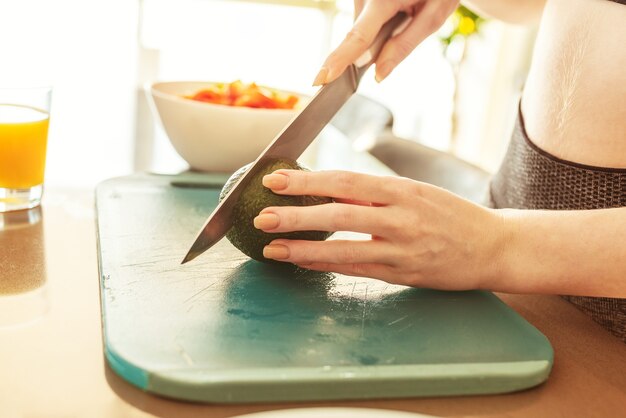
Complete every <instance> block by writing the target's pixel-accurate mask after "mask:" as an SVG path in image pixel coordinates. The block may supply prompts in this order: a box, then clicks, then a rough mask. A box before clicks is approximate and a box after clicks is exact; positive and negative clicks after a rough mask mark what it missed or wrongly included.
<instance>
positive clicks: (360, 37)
mask: <svg viewBox="0 0 626 418" xmlns="http://www.w3.org/2000/svg"><path fill="white" fill-rule="evenodd" d="M346 41H347V42H350V43H353V44H355V45H357V46H358V47H360V48H361V47H362V48H367V47H368V46H369V45H370V40H369V39H368V38H367V36H365V34H364V33H363V32H362V31H361V30H359V29H358V28H352V29H350V31H349V32H348V33H347V34H346Z"/></svg>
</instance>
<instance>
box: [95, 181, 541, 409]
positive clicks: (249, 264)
mask: <svg viewBox="0 0 626 418" xmlns="http://www.w3.org/2000/svg"><path fill="white" fill-rule="evenodd" d="M224 180H225V179H224V178H223V177H222V178H220V177H219V176H208V175H206V176H205V175H197V174H196V175H191V174H188V175H178V176H156V175H147V174H146V175H135V176H130V177H122V178H118V179H113V180H108V181H106V182H104V183H101V184H100V185H99V187H98V188H97V192H96V194H97V227H98V245H99V253H100V254H99V256H100V258H99V261H100V273H101V277H100V283H101V302H102V321H103V332H104V353H105V357H106V360H107V361H108V363H109V365H110V366H111V368H112V369H113V370H114V371H115V372H116V373H118V374H119V375H120V376H122V377H123V378H124V379H126V380H127V381H128V382H130V383H132V384H133V385H136V386H138V387H139V388H141V389H143V390H146V391H148V392H152V393H155V394H159V395H163V396H167V397H173V398H179V399H186V400H193V401H206V402H266V401H304V400H328V399H358V398H361V399H362V398H387V397H393V398H398V397H413V396H433V395H466V394H483V393H503V392H510V391H516V390H520V389H524V388H528V387H532V386H535V385H538V384H540V383H541V382H543V381H544V380H545V379H546V378H547V377H548V374H549V372H550V369H551V366H552V358H553V351H552V348H551V346H550V344H549V342H548V340H547V339H546V338H545V336H543V335H542V334H541V333H540V332H539V331H537V329H535V328H534V327H533V326H532V325H530V324H529V323H528V322H526V321H525V320H524V319H523V318H521V317H520V316H519V315H518V314H516V313H515V312H514V311H513V310H511V309H510V308H509V307H508V306H506V305H505V304H504V303H502V302H501V301H500V300H499V299H498V298H497V297H495V296H494V295H493V294H491V293H489V292H481V291H471V292H441V291H433V290H427V289H413V288H406V287H401V286H393V285H389V284H386V283H383V282H379V281H376V280H370V279H365V278H354V277H347V276H341V275H332V274H323V273H316V272H311V271H303V270H296V269H294V268H291V267H288V266H285V267H281V266H270V265H265V264H262V263H258V262H256V261H251V260H250V259H249V258H247V257H246V256H245V255H243V254H241V253H240V252H239V251H238V250H236V249H235V248H234V247H232V246H231V245H230V243H229V242H228V241H227V240H222V241H221V242H219V243H218V244H217V245H216V246H215V247H214V248H212V249H211V250H209V251H207V252H206V253H205V254H203V255H202V256H200V257H199V258H197V259H196V260H194V261H193V262H191V263H188V264H185V265H184V266H182V265H180V262H181V259H182V258H183V256H184V255H185V254H186V252H187V249H188V247H189V246H190V244H191V243H192V242H193V240H194V238H195V235H196V233H197V232H198V229H199V227H200V226H201V225H202V224H203V223H204V221H205V219H206V217H207V216H208V215H209V214H210V213H211V211H212V210H213V208H214V207H215V205H216V202H217V198H218V192H219V185H220V184H221V183H222V182H223V181H224Z"/></svg>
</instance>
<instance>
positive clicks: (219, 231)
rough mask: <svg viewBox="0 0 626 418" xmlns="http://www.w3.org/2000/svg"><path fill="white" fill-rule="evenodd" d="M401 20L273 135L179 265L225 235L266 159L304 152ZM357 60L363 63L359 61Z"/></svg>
mask: <svg viewBox="0 0 626 418" xmlns="http://www.w3.org/2000/svg"><path fill="white" fill-rule="evenodd" d="M405 19H406V15H405V14H404V13H398V14H397V15H396V16H394V17H393V18H392V19H390V20H389V21H388V22H387V23H385V25H383V27H382V28H381V30H380V32H379V33H378V34H377V36H376V38H375V40H374V42H373V43H372V45H371V46H370V48H369V50H368V52H367V53H366V54H365V55H364V56H363V57H361V58H360V59H359V60H357V63H356V64H352V65H350V66H349V67H348V68H347V69H346V70H345V71H344V72H343V73H342V74H341V76H340V77H339V78H337V79H336V80H334V81H333V82H331V83H328V84H326V85H324V86H322V87H321V88H320V89H319V90H318V91H317V93H316V94H315V95H314V96H313V98H312V99H311V101H310V102H309V103H308V104H307V106H306V107H305V108H304V109H302V110H301V111H300V112H299V113H298V114H297V115H296V116H295V117H294V118H293V119H292V120H291V122H289V124H288V125H287V126H286V127H285V128H284V129H283V130H282V131H281V132H280V133H279V134H278V135H277V136H276V138H274V140H273V141H272V142H271V143H270V144H269V145H268V146H267V147H266V148H265V150H264V151H263V152H262V153H261V155H259V157H258V158H257V159H256V160H255V161H254V163H253V164H252V166H251V167H250V168H249V169H248V170H247V171H246V173H245V174H244V175H243V176H242V177H241V178H240V179H239V181H238V182H237V184H236V185H235V186H234V187H233V188H232V189H231V191H230V192H229V193H228V194H227V195H226V197H225V198H224V199H223V200H222V201H221V202H220V203H219V204H218V206H217V207H216V208H215V210H214V211H213V213H212V214H211V215H210V216H209V218H208V219H207V221H206V222H205V224H204V226H203V227H202V229H201V230H200V232H199V234H198V236H197V237H196V240H195V241H194V243H193V245H192V246H191V248H190V249H189V251H188V253H187V255H186V256H185V258H184V259H183V261H182V263H181V264H185V263H187V262H188V261H191V260H193V259H194V258H196V257H197V256H199V255H200V254H202V253H203V252H205V251H206V250H208V249H209V248H211V247H212V246H213V245H215V244H216V243H217V242H218V241H219V240H221V239H222V238H223V237H224V235H226V233H227V232H228V230H229V229H230V228H231V226H232V223H233V220H232V215H231V214H232V210H233V207H234V206H235V204H236V203H237V200H238V199H239V196H240V195H241V192H242V191H243V190H244V189H245V188H246V186H247V185H248V184H249V183H250V180H251V179H252V178H253V177H254V175H255V174H256V173H258V172H259V170H260V169H261V168H262V167H263V166H264V164H265V162H266V161H268V160H271V159H275V158H289V159H292V160H295V159H297V158H298V157H299V156H300V155H301V154H302V153H303V152H304V150H305V149H306V148H307V147H308V146H309V144H310V143H311V142H313V140H314V139H315V138H316V137H317V135H319V133H320V132H321V131H322V129H323V128H324V127H325V126H326V125H327V124H328V122H330V120H331V119H332V118H333V116H334V115H335V114H336V113H337V112H338V111H339V109H340V108H341V107H342V106H343V105H344V104H345V102H346V101H348V99H349V98H350V97H351V96H352V95H353V94H354V93H355V92H356V90H357V88H358V86H359V82H360V81H361V78H362V77H363V75H364V74H365V71H367V69H368V68H369V67H370V66H371V65H372V64H373V63H374V61H376V58H377V57H378V54H379V53H380V51H381V49H382V47H383V45H384V44H385V42H386V41H387V39H389V38H390V37H391V36H392V34H393V31H394V30H395V29H396V28H398V27H399V26H400V24H401V23H402V22H403V21H404V20H405ZM361 60H363V61H364V62H359V61H361Z"/></svg>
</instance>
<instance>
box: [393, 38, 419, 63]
mask: <svg viewBox="0 0 626 418" xmlns="http://www.w3.org/2000/svg"><path fill="white" fill-rule="evenodd" d="M414 48H415V45H414V43H413V42H411V41H410V40H408V39H404V38H398V39H396V40H395V41H394V50H395V52H396V56H397V57H398V58H404V57H406V56H408V55H409V54H410V53H411V51H413V49H414Z"/></svg>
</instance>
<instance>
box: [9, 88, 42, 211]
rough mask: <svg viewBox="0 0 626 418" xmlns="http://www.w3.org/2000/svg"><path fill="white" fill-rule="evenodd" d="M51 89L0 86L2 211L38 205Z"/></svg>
mask: <svg viewBox="0 0 626 418" xmlns="http://www.w3.org/2000/svg"><path fill="white" fill-rule="evenodd" d="M51 97H52V89H51V88H49V87H41V88H9V89H0V212H9V211H14V210H21V209H29V208H33V207H35V206H38V205H39V204H40V202H41V196H42V194H43V183H44V181H43V180H44V171H45V166H46V146H47V142H48V123H49V120H50V99H51Z"/></svg>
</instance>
